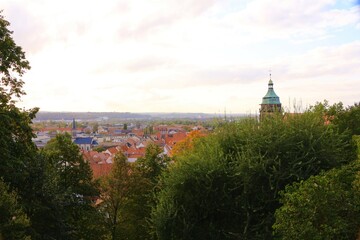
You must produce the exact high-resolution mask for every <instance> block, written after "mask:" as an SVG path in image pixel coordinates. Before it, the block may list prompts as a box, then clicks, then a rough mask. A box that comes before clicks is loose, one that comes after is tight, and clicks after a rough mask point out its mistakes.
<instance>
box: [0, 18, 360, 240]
mask: <svg viewBox="0 0 360 240" xmlns="http://www.w3.org/2000/svg"><path fill="white" fill-rule="evenodd" d="M9 24H10V23H9V22H8V21H6V19H4V17H3V16H2V15H1V14H0V75H1V80H0V161H1V164H0V239H44V240H45V239H47V240H48V239H66V240H71V239H74V240H75V239H76V240H78V239H85V240H86V239H89V240H91V239H164V240H168V239H187V240H189V239H356V237H357V235H358V233H359V230H360V174H359V173H360V163H359V159H358V158H359V142H360V139H359V135H360V103H356V104H354V105H352V106H347V107H346V106H343V104H342V103H335V104H333V105H330V104H329V103H328V102H327V101H324V102H318V103H316V104H314V106H312V107H310V108H309V109H308V110H306V111H305V112H303V113H301V114H300V113H298V114H290V113H281V114H274V115H271V116H268V117H267V118H264V119H262V120H261V121H258V120H256V119H254V118H249V119H241V120H239V121H234V122H230V123H227V122H224V123H222V124H219V125H218V126H217V127H216V129H215V130H214V132H213V133H212V134H210V135H208V136H206V137H201V136H195V137H194V136H191V135H190V138H189V139H188V140H187V141H186V142H185V143H184V144H180V145H179V146H178V147H177V148H178V149H177V151H176V152H175V154H174V156H173V157H172V158H169V157H167V156H165V155H163V154H162V149H161V148H160V147H159V146H157V145H149V146H148V147H147V149H146V154H145V157H143V158H140V159H138V160H137V161H136V162H135V163H129V162H127V161H126V157H125V156H124V155H122V154H121V153H119V154H118V155H117V156H116V158H115V160H114V163H113V164H114V166H113V168H112V171H111V173H110V174H109V175H107V176H106V177H103V178H101V179H98V180H94V179H93V177H92V172H91V169H90V167H89V164H88V163H87V162H85V161H84V159H83V158H82V156H81V154H80V152H79V149H78V147H77V146H76V145H75V144H73V143H72V141H71V136H70V135H66V134H65V135H57V136H56V137H55V138H54V139H52V140H51V141H50V142H49V143H48V144H47V145H46V147H44V148H43V149H41V150H38V149H37V148H36V147H35V145H34V144H33V142H32V138H33V137H34V136H33V130H32V128H31V123H32V121H33V120H34V119H35V117H36V114H37V112H38V109H37V108H34V109H29V110H24V109H20V108H18V107H17V106H16V101H17V100H18V99H20V98H21V96H23V95H24V94H25V92H24V90H23V84H24V82H23V81H22V79H21V78H22V76H23V74H25V72H26V71H28V70H29V69H30V63H29V62H28V61H27V60H26V57H25V53H24V52H23V50H22V49H21V47H20V46H17V45H16V43H15V42H14V40H13V38H12V32H11V31H10V30H9V29H8V27H9Z"/></svg>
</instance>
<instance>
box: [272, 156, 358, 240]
mask: <svg viewBox="0 0 360 240" xmlns="http://www.w3.org/2000/svg"><path fill="white" fill-rule="evenodd" d="M359 170H360V164H359V162H356V163H353V164H349V165H347V166H344V167H342V168H340V169H333V170H330V171H328V172H325V173H322V174H320V175H317V176H313V177H310V178H309V179H307V180H305V181H302V182H300V183H294V184H292V185H290V186H287V187H286V189H285V191H284V192H282V194H281V203H282V204H283V206H281V207H280V208H279V209H278V210H276V213H275V216H276V222H275V224H274V226H273V227H274V230H275V233H276V238H278V239H294V240H296V239H318V240H321V239H324V240H325V239H326V240H330V239H334V240H335V239H336V240H337V239H344V240H345V239H356V237H357V235H358V233H360V232H359V231H360V175H359Z"/></svg>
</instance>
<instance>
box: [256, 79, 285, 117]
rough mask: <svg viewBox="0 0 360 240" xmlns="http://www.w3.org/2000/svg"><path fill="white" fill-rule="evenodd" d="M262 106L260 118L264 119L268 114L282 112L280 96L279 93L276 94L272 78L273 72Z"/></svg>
mask: <svg viewBox="0 0 360 240" xmlns="http://www.w3.org/2000/svg"><path fill="white" fill-rule="evenodd" d="M260 106H261V107H260V119H262V118H263V117H264V116H266V115H269V114H272V113H276V112H281V103H280V98H279V97H278V95H276V93H275V91H274V84H273V81H272V80H271V74H270V80H269V83H268V91H267V93H266V95H265V96H264V97H263V99H262V102H261V104H260Z"/></svg>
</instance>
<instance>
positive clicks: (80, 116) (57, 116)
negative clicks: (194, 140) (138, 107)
mask: <svg viewBox="0 0 360 240" xmlns="http://www.w3.org/2000/svg"><path fill="white" fill-rule="evenodd" d="M244 116H246V115H245V114H231V115H228V117H244ZM217 117H220V118H222V117H224V116H223V115H221V116H220V115H218V114H208V113H130V112H44V111H40V112H38V113H37V115H36V119H35V121H70V120H72V119H73V118H75V119H76V120H82V121H101V120H112V119H118V120H130V119H132V120H157V119H194V120H195V119H211V118H217Z"/></svg>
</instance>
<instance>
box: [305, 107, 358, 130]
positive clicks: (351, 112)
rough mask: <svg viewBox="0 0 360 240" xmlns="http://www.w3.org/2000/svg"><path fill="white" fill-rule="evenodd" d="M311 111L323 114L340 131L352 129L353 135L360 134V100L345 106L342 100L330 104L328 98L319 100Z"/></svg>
mask: <svg viewBox="0 0 360 240" xmlns="http://www.w3.org/2000/svg"><path fill="white" fill-rule="evenodd" d="M309 111H312V112H317V113H320V114H323V116H324V118H325V119H326V120H327V121H329V122H331V123H332V124H335V125H336V126H337V127H338V128H339V130H340V131H346V130H348V131H350V133H351V134H352V135H360V121H359V119H360V102H359V103H354V105H352V106H348V107H346V108H345V107H344V106H343V104H342V102H339V103H334V104H333V105H330V104H329V102H328V101H327V100H324V102H323V103H322V102H317V103H316V104H315V105H314V106H312V107H311V108H310V109H309Z"/></svg>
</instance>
